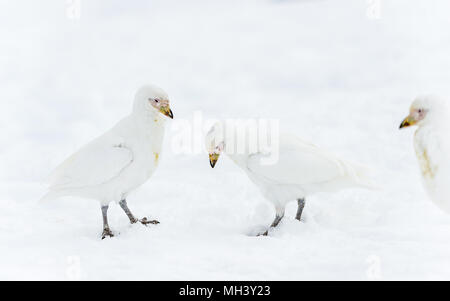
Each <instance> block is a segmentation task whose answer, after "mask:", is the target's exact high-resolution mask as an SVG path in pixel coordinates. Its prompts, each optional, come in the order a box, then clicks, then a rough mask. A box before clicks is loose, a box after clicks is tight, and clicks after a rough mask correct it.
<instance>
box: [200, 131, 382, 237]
mask: <svg viewBox="0 0 450 301" xmlns="http://www.w3.org/2000/svg"><path fill="white" fill-rule="evenodd" d="M231 131H232V132H234V131H235V129H231ZM227 132H228V129H227ZM229 137H232V135H228V134H226V131H225V126H224V125H223V124H222V123H220V122H219V123H216V124H215V125H214V126H213V127H212V129H211V130H210V131H209V133H208V134H207V135H206V149H207V151H208V152H209V160H210V165H211V167H212V168H214V166H215V165H216V163H217V160H218V159H219V156H220V154H221V153H222V152H225V154H227V155H228V156H229V157H230V158H231V160H232V161H233V162H234V163H235V164H236V165H238V166H239V167H240V168H242V169H243V170H244V172H245V173H246V174H247V176H248V177H249V178H250V180H251V181H252V182H253V183H255V184H256V185H257V186H258V187H259V189H260V191H261V192H262V194H263V195H264V196H265V198H266V199H267V200H269V201H270V202H271V203H272V204H273V205H274V206H275V211H276V216H275V219H274V221H273V223H272V225H271V226H270V228H269V229H268V230H267V231H265V232H263V233H261V234H260V235H268V233H269V230H270V229H271V228H274V227H276V226H277V225H278V224H279V222H280V221H281V220H282V218H283V217H284V213H285V207H286V205H287V203H288V202H290V201H293V200H297V202H298V209H297V214H296V219H297V220H299V221H300V219H301V216H302V212H303V208H304V207H305V198H306V197H308V196H311V195H313V194H315V193H318V192H334V191H338V190H341V189H344V188H352V187H361V188H369V189H372V188H375V186H374V185H373V183H372V181H371V180H370V179H369V177H368V176H367V174H366V172H367V170H366V169H365V168H363V167H361V166H358V165H356V164H353V163H350V162H347V161H344V160H341V159H339V158H337V157H336V156H335V155H333V154H331V153H329V152H327V151H325V150H323V149H321V148H319V147H317V146H315V145H313V144H310V143H308V142H305V141H302V140H300V139H299V138H297V137H296V136H294V135H290V134H282V135H280V136H279V148H278V149H276V150H274V151H276V152H278V160H277V161H276V162H275V163H273V162H272V163H273V164H268V161H264V160H265V159H267V158H268V156H270V155H271V154H269V153H267V150H264V149H261V148H259V147H258V146H257V147H253V148H254V150H250V148H249V147H245V149H246V150H245V151H242V152H237V151H235V150H236V147H234V146H235V145H236V143H235V142H236V141H229V139H230V138H229ZM275 138H276V137H271V138H270V139H271V140H272V141H273V140H274V139H275ZM245 140H246V141H245V143H246V144H247V143H249V141H251V140H252V139H250V138H249V136H248V133H247V135H246V139H245ZM238 143H239V142H238ZM228 145H232V147H231V148H229V147H227V146H228ZM241 149H242V150H243V149H244V147H242V148H241Z"/></svg>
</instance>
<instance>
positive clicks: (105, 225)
mask: <svg viewBox="0 0 450 301" xmlns="http://www.w3.org/2000/svg"><path fill="white" fill-rule="evenodd" d="M102 214H103V233H102V239H105V238H106V236H109V237H114V234H113V233H112V231H111V229H109V225H108V205H105V206H102Z"/></svg>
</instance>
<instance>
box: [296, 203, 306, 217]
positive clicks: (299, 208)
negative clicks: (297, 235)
mask: <svg viewBox="0 0 450 301" xmlns="http://www.w3.org/2000/svg"><path fill="white" fill-rule="evenodd" d="M303 208H305V199H298V208H297V215H296V216H295V218H296V219H298V220H300V218H301V217H302V212H303Z"/></svg>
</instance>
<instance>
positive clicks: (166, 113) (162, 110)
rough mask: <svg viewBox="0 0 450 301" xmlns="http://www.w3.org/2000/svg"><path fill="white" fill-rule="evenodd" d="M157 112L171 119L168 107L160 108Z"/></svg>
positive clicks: (171, 114)
mask: <svg viewBox="0 0 450 301" xmlns="http://www.w3.org/2000/svg"><path fill="white" fill-rule="evenodd" d="M159 111H160V112H161V113H162V114H163V115H166V116H167V117H169V118H170V119H173V113H172V110H171V109H170V107H169V105H167V106H163V107H161V109H159Z"/></svg>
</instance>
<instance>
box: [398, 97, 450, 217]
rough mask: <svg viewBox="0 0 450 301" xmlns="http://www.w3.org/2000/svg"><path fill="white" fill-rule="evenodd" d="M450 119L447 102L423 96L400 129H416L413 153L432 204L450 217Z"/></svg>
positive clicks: (413, 104)
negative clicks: (414, 127)
mask: <svg viewBox="0 0 450 301" xmlns="http://www.w3.org/2000/svg"><path fill="white" fill-rule="evenodd" d="M449 116H450V110H449V105H448V103H447V101H445V100H444V99H441V98H439V97H436V96H432V95H426V96H420V97H418V98H416V99H415V100H414V102H413V103H412V105H411V107H410V114H409V115H408V116H407V117H406V118H405V119H404V120H403V122H402V124H401V125H400V128H404V127H408V126H413V125H417V126H418V129H417V130H416V132H415V134H414V150H415V152H416V156H417V159H418V163H419V167H420V171H421V174H422V180H423V184H424V187H425V190H426V191H427V193H428V195H429V196H430V198H431V200H432V201H433V203H435V204H436V205H437V206H438V207H439V208H441V209H442V210H443V211H445V212H447V213H450V185H449V183H450V182H449V181H450V139H449V138H450V136H449V133H450V126H449V125H448V117H449Z"/></svg>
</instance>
